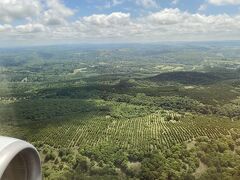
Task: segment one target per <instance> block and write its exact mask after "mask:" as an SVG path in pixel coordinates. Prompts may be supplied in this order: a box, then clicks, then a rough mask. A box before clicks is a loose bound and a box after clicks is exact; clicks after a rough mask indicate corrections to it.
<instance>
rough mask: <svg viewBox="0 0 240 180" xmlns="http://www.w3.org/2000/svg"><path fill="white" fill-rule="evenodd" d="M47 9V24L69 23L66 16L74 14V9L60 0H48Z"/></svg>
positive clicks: (45, 20) (45, 17)
mask: <svg viewBox="0 0 240 180" xmlns="http://www.w3.org/2000/svg"><path fill="white" fill-rule="evenodd" d="M46 5H47V8H48V9H47V10H46V11H45V12H44V13H43V22H44V23H45V24H46V25H61V24H64V23H67V21H66V18H68V17H70V16H73V15H74V10H72V9H70V8H67V7H66V6H65V5H64V4H62V3H61V2H60V1H59V0H47V4H46Z"/></svg>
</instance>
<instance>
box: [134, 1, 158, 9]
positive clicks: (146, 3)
mask: <svg viewBox="0 0 240 180" xmlns="http://www.w3.org/2000/svg"><path fill="white" fill-rule="evenodd" d="M136 4H137V5H139V6H142V7H144V8H156V7H158V4H157V2H156V1H155V0H136Z"/></svg>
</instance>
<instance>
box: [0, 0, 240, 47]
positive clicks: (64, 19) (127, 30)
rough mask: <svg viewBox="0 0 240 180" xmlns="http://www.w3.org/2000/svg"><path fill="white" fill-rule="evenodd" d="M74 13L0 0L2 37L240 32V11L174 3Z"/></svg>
mask: <svg viewBox="0 0 240 180" xmlns="http://www.w3.org/2000/svg"><path fill="white" fill-rule="evenodd" d="M116 2H120V1H116ZM139 2H140V1H139ZM141 2H145V3H146V4H143V5H146V6H152V5H153V6H154V5H155V4H154V3H152V2H154V1H148V0H147V1H141ZM209 3H213V4H215V5H223V4H226V3H232V4H233V3H239V1H238V0H209ZM75 14H76V10H75V9H71V8H69V7H66V6H65V5H64V3H63V2H62V1H60V0H31V1H29V0H1V1H0V41H1V42H6V43H9V42H13V43H16V44H17V43H20V44H21V43H25V44H28V43H46V44H47V43H57V42H75V43H81V42H161V41H198V40H236V39H239V37H240V15H232V16H231V15H228V14H218V15H204V14H200V13H190V12H187V11H181V10H180V9H178V8H167V9H161V10H159V11H157V12H150V13H148V14H147V15H144V16H139V17H136V16H132V15H131V14H130V13H124V12H112V13H109V14H92V15H89V16H84V17H77V18H76V15H75ZM73 17H74V18H73Z"/></svg>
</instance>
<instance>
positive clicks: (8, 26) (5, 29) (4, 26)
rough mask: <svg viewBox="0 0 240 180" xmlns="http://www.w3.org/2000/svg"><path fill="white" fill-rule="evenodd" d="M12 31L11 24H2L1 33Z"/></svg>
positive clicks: (0, 26)
mask: <svg viewBox="0 0 240 180" xmlns="http://www.w3.org/2000/svg"><path fill="white" fill-rule="evenodd" d="M11 31H12V25H10V24H4V25H1V24H0V32H11Z"/></svg>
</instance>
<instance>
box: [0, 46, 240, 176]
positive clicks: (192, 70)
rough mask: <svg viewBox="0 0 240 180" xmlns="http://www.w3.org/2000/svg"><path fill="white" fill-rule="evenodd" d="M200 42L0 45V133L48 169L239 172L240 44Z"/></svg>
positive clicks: (47, 172) (55, 172) (57, 172)
mask: <svg viewBox="0 0 240 180" xmlns="http://www.w3.org/2000/svg"><path fill="white" fill-rule="evenodd" d="M202 46H203V45H201V46H200V47H198V46H195V45H191V44H190V45H186V46H185V45H181V46H180V45H179V46H177V47H174V48H170V49H171V50H169V49H167V48H166V47H163V46H161V45H159V46H154V45H149V47H142V46H140V45H139V46H137V47H134V48H133V47H131V46H130V45H129V47H127V51H122V48H123V47H114V48H116V49H114V48H111V47H105V49H100V48H98V47H81V46H76V47H64V46H63V47H48V48H45V47H41V48H40V47H39V48H35V49H31V50H29V49H21V50H16V51H13V50H1V54H0V79H1V81H0V124H1V126H0V134H1V135H5V136H12V137H17V138H21V139H24V140H27V141H29V142H31V143H33V144H34V145H35V146H36V147H37V149H38V150H39V152H40V155H41V160H42V164H43V176H44V178H45V179H104V180H105V179H144V180H148V179H149V180H152V179H231V178H233V179H239V178H240V177H239V176H240V166H239V164H240V153H239V152H240V121H239V120H240V63H239V55H238V54H237V53H236V52H235V49H236V48H238V47H236V46H233V47H231V46H224V45H221V44H220V45H218V46H219V47H226V51H223V48H221V52H220V53H222V54H224V55H225V58H223V59H221V58H220V57H219V56H218V55H216V54H217V53H216V51H217V49H218V48H217V47H218V46H217V47H215V46H211V45H206V47H205V48H202ZM173 49H174V50H173ZM203 49H204V50H203ZM238 49H239V50H240V48H238ZM183 50H184V51H183ZM230 52H231V53H230Z"/></svg>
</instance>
